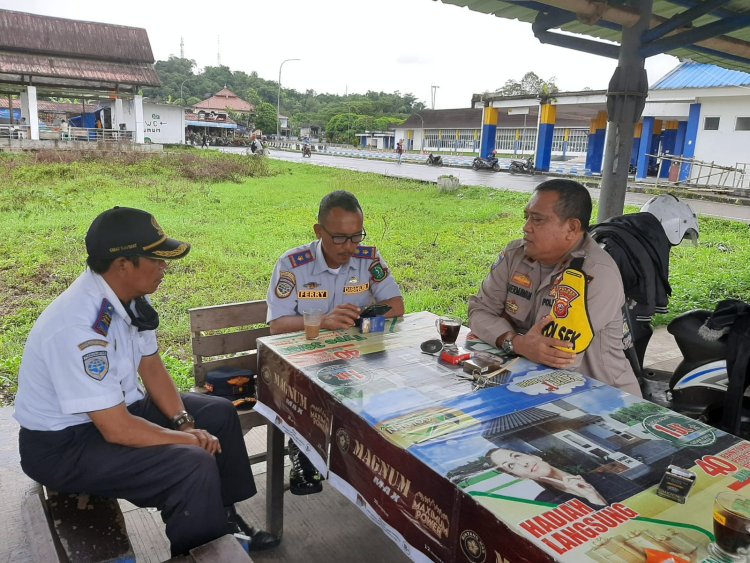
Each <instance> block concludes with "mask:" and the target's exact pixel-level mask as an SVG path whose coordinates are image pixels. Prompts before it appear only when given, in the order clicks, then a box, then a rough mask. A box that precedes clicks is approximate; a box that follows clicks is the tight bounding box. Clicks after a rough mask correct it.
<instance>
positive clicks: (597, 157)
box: [586, 111, 607, 174]
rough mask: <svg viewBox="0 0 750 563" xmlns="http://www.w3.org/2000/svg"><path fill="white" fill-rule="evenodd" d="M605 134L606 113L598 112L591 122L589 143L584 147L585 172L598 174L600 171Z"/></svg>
mask: <svg viewBox="0 0 750 563" xmlns="http://www.w3.org/2000/svg"><path fill="white" fill-rule="evenodd" d="M606 132H607V112H606V111H600V112H599V113H598V114H597V116H596V118H595V119H592V120H591V129H589V142H588V145H587V146H586V170H588V171H589V172H591V173H596V174H599V173H600V172H601V171H602V156H603V155H604V136H605V134H606Z"/></svg>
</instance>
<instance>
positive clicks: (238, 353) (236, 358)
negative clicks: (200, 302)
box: [189, 300, 284, 537]
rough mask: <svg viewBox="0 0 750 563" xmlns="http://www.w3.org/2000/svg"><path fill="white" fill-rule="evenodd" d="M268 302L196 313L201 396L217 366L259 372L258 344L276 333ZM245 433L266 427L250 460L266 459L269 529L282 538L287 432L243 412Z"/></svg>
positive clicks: (197, 375)
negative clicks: (260, 446) (269, 321)
mask: <svg viewBox="0 0 750 563" xmlns="http://www.w3.org/2000/svg"><path fill="white" fill-rule="evenodd" d="M267 311H268V304H267V303H266V301H265V300H263V301H245V302H241V303H229V304H226V305H216V306H212V307H197V308H194V309H190V310H189V313H190V331H191V332H192V335H193V338H192V349H193V373H194V377H195V388H194V391H196V392H205V389H204V385H205V383H206V374H207V373H208V372H209V371H211V370H214V369H217V368H227V367H232V368H242V369H249V370H252V371H253V372H254V373H255V372H256V371H257V365H258V355H257V349H256V348H257V345H256V341H257V339H258V338H260V337H261V336H267V335H269V334H270V329H269V327H268V325H267V324H266V313H267ZM238 414H239V415H240V422H241V424H242V429H243V430H244V431H245V432H247V431H248V430H250V429H251V428H254V427H257V426H265V427H266V429H267V434H266V436H267V437H266V452H263V453H260V454H255V455H251V456H250V463H259V462H263V461H265V462H266V463H267V466H266V530H267V531H268V532H270V533H272V534H274V535H276V536H279V537H280V536H281V533H282V529H283V493H284V434H283V433H282V432H281V431H279V430H278V429H276V427H275V426H273V425H272V424H268V421H267V420H266V419H265V418H264V417H263V416H262V415H260V414H258V413H257V412H255V411H253V410H240V411H238Z"/></svg>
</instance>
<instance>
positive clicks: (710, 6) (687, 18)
mask: <svg viewBox="0 0 750 563" xmlns="http://www.w3.org/2000/svg"><path fill="white" fill-rule="evenodd" d="M724 4H726V0H707V1H706V2H704V3H702V4H698V5H697V6H694V7H692V8H690V9H689V10H685V11H684V12H682V13H681V14H677V15H676V16H674V17H672V18H670V19H668V20H667V21H665V22H664V23H662V24H659V25H657V26H656V27H652V28H651V29H649V30H648V31H646V33H644V34H643V37H641V41H642V42H643V43H651V42H652V41H654V40H656V39H660V38H662V37H664V36H665V35H666V34H667V33H669V32H671V31H674V30H676V29H679V28H681V27H684V26H687V25H690V24H692V23H693V22H694V21H695V20H697V19H698V18H699V17H701V16H704V15H706V14H707V13H709V12H712V11H713V10H714V8H720V7H721V6H723V5H724Z"/></svg>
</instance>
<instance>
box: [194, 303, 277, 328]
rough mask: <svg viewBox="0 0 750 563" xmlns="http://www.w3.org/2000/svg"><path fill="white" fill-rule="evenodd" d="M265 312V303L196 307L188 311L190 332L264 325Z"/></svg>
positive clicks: (266, 307)
mask: <svg viewBox="0 0 750 563" xmlns="http://www.w3.org/2000/svg"><path fill="white" fill-rule="evenodd" d="M267 311H268V304H267V303H266V302H265V301H245V302H243V303H229V304H227V305H217V306H215V307H197V308H195V309H190V330H191V331H192V332H194V333H195V332H201V331H206V330H217V329H221V328H233V327H237V326H245V325H252V324H260V323H265V322H266V312H267Z"/></svg>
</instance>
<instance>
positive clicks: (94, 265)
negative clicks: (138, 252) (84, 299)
mask: <svg viewBox="0 0 750 563" xmlns="http://www.w3.org/2000/svg"><path fill="white" fill-rule="evenodd" d="M117 258H120V256H117V257H116V258H94V257H93V256H88V257H87V258H86V264H87V265H88V267H89V268H91V271H92V272H94V273H95V274H103V273H105V272H106V271H107V270H109V267H110V266H111V265H112V262H114V261H115V260H117ZM124 258H125V259H126V260H130V261H131V262H132V263H133V265H134V266H135V267H136V268H137V267H138V263H139V262H140V258H139V257H138V256H125V257H124Z"/></svg>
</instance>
